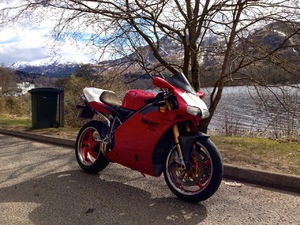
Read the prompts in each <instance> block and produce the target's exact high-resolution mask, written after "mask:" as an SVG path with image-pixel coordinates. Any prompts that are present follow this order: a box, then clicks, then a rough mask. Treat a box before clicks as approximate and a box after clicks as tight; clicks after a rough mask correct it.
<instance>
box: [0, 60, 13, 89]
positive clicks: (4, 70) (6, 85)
mask: <svg viewBox="0 0 300 225" xmlns="http://www.w3.org/2000/svg"><path fill="white" fill-rule="evenodd" d="M15 86H16V81H15V71H14V70H13V69H11V68H8V67H5V66H3V65H1V66H0V87H1V88H2V93H7V92H8V91H9V89H10V88H12V87H15Z"/></svg>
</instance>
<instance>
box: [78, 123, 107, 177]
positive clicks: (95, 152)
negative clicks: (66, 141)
mask: <svg viewBox="0 0 300 225" xmlns="http://www.w3.org/2000/svg"><path fill="white" fill-rule="evenodd" d="M107 133H108V126H107V125H106V124H105V123H103V122H100V121H90V122H88V123H86V124H85V125H84V126H83V127H82V128H81V129H80V131H79V133H78V135H77V139H76V147H75V155H76V159H77V162H78V164H79V166H80V167H81V168H82V169H83V170H84V171H85V172H87V173H98V172H99V171H101V170H103V169H104V168H105V167H106V166H107V165H108V163H109V161H108V160H107V159H106V158H105V156H104V155H103V154H102V153H101V151H100V148H103V147H105V144H104V143H103V140H104V139H105V137H106V135H107Z"/></svg>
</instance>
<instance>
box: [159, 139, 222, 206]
mask: <svg viewBox="0 0 300 225" xmlns="http://www.w3.org/2000/svg"><path fill="white" fill-rule="evenodd" d="M190 158H191V159H190V169H189V170H184V169H182V167H181V165H180V164H179V159H178V154H177V149H176V148H175V149H173V150H172V151H170V152H169V154H168V156H167V159H166V163H165V168H164V178H165V180H166V183H167V185H168V187H169V188H170V190H171V191H172V192H173V193H174V194H175V195H176V196H177V197H179V198H180V199H182V200H184V201H187V202H199V201H204V200H206V199H208V198H209V197H211V196H212V195H213V194H214V193H215V192H216V191H217V190H218V188H219V186H220V184H221V181H222V176H223V163H222V159H221V155H220V153H219V151H218V150H217V148H216V147H215V145H214V144H213V143H212V142H211V141H210V140H209V139H206V138H197V139H195V140H194V143H193V145H192V149H191V157H190Z"/></svg>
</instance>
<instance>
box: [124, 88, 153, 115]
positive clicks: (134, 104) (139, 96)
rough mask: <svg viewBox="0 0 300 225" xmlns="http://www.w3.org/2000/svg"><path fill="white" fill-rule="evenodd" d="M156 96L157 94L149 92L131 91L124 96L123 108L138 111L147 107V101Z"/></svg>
mask: <svg viewBox="0 0 300 225" xmlns="http://www.w3.org/2000/svg"><path fill="white" fill-rule="evenodd" d="M155 96H156V94H154V93H152V92H148V91H140V90H130V91H128V92H127V93H126V94H125V96H124V100H123V103H122V107H123V108H125V109H131V110H135V111H137V110H139V109H140V108H142V107H143V106H144V105H145V102H144V100H145V99H148V98H154V97H155Z"/></svg>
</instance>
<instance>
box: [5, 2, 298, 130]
mask: <svg viewBox="0 0 300 225" xmlns="http://www.w3.org/2000/svg"><path fill="white" fill-rule="evenodd" d="M17 2H18V3H17ZM14 3H15V4H14V6H13V7H11V8H9V7H7V8H4V9H2V12H1V15H2V16H3V18H2V23H3V21H4V22H5V21H14V20H17V19H22V18H29V19H30V18H34V19H35V20H37V18H38V19H40V20H43V19H45V17H47V16H49V15H51V14H52V15H55V16H54V17H53V18H55V19H56V20H55V21H54V22H55V27H54V30H53V31H54V34H55V37H56V38H57V40H58V41H60V40H62V39H63V38H64V37H72V38H74V39H76V40H80V41H85V42H86V43H87V46H88V45H93V46H98V47H99V49H102V51H103V54H104V53H106V52H108V51H112V50H113V51H112V53H113V54H114V55H115V57H117V58H118V57H119V58H120V57H123V61H120V63H124V62H125V61H126V60H127V61H126V63H127V64H126V65H127V66H129V65H130V66H140V67H141V68H143V69H144V70H145V71H147V73H148V74H150V75H151V74H161V75H164V74H170V73H171V74H176V73H178V72H183V73H184V74H185V76H186V77H187V78H188V80H189V81H190V82H191V84H192V85H193V87H194V88H195V90H196V91H199V89H200V86H201V84H200V78H201V76H203V74H205V73H206V69H207V68H205V67H204V66H203V62H209V61H210V62H212V64H213V70H214V73H216V75H214V80H213V86H214V89H213V91H212V93H211V96H210V104H209V110H210V113H211V115H210V117H209V118H207V119H206V120H204V121H203V123H202V124H201V130H202V131H204V132H206V130H207V128H208V125H209V123H210V121H211V118H212V116H213V115H214V112H215V110H216V108H217V106H218V104H219V101H220V99H221V97H222V92H223V87H224V86H225V85H226V84H228V83H229V82H233V81H237V80H241V79H248V80H250V81H251V82H254V83H257V84H260V83H262V80H261V79H257V77H252V76H250V75H249V74H250V73H247V72H246V71H248V70H249V68H250V67H251V66H252V67H253V66H264V63H263V62H272V63H274V65H276V66H279V67H281V68H283V69H284V68H287V67H288V65H287V64H286V65H285V64H280V63H279V64H278V60H280V59H281V58H280V53H282V51H281V50H282V49H287V48H293V49H294V50H296V51H297V54H298V57H299V52H300V51H298V50H297V48H298V47H299V41H298V39H296V38H294V37H296V36H298V35H299V26H298V24H297V23H296V22H294V21H297V20H298V19H299V14H298V8H299V5H298V1H293V0H281V1H277V0H261V1H260V0H213V1H212V0H124V1H116V0H103V1H102V0H85V1H83V0H60V1H58V0H22V1H14ZM274 22H280V23H283V24H288V26H287V27H289V29H287V30H286V32H287V34H286V36H285V38H283V39H282V40H281V41H280V43H277V45H276V46H271V47H269V48H266V47H265V45H264V44H265V43H263V41H262V40H260V39H259V38H252V39H251V38H249V37H251V35H253V34H255V31H256V30H257V27H261V26H262V25H267V24H270V23H274ZM291 40H292V41H291ZM124 57H125V58H124ZM125 59H126V60H125ZM128 62H130V63H128ZM210 67H211V66H210ZM286 70H288V69H286ZM295 71H298V69H297V68H296V69H295V70H294V71H290V72H291V73H294V72H295ZM208 74H209V73H208ZM294 74H296V73H294Z"/></svg>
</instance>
